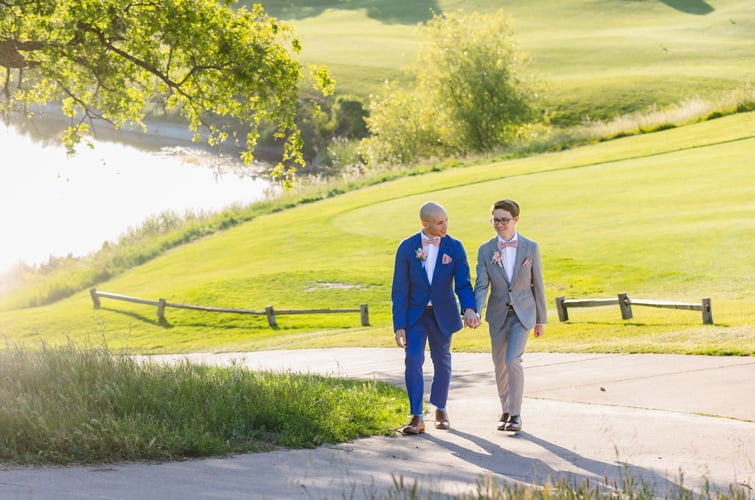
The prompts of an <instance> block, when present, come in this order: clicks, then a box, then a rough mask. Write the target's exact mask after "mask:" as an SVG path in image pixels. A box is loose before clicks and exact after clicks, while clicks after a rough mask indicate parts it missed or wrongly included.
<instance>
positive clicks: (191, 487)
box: [0, 348, 755, 500]
mask: <svg viewBox="0 0 755 500" xmlns="http://www.w3.org/2000/svg"><path fill="white" fill-rule="evenodd" d="M185 357H187V358H189V359H190V360H192V361H193V362H201V363H207V364H218V365H227V364H228V363H230V362H231V361H232V360H236V361H237V362H243V363H244V364H245V365H246V366H248V367H250V368H255V369H272V370H283V371H288V370H292V371H298V372H302V373H320V374H329V375H334V376H345V377H358V378H373V377H374V378H377V379H380V380H385V381H388V382H391V383H395V384H398V385H401V384H402V383H403V382H402V370H403V353H402V352H401V351H400V350H399V349H397V348H396V349H364V348H354V349H323V350H317V349H315V350H305V351H266V352H253V353H232V354H193V355H189V356H155V357H153V358H154V359H155V360H156V361H159V362H167V361H173V360H175V359H179V358H181V359H182V358H185ZM453 362H454V377H453V381H452V388H451V398H450V400H449V404H448V411H449V415H450V417H451V425H452V429H451V430H449V431H436V430H435V429H433V428H432V422H431V421H429V422H428V423H429V424H430V425H429V426H428V431H427V433H426V434H423V435H420V436H400V435H397V436H396V437H375V438H368V439H360V440H357V441H354V442H351V443H345V444H340V445H335V446H323V447H320V448H318V449H315V450H291V451H274V452H270V453H258V454H244V455H238V456H232V457H224V458H208V459H200V460H189V461H185V462H174V463H165V464H144V463H126V464H112V465H106V466H77V467H60V468H56V467H47V468H14V469H6V470H0V499H1V500H5V499H35V500H46V499H56V500H57V499H63V500H65V499H79V498H82V499H113V498H118V499H140V500H144V499H161V500H162V499H190V498H197V499H203V498H207V499H209V498H223V499H236V498H238V499H241V498H244V499H249V498H318V499H322V498H368V497H376V498H385V495H386V494H387V493H388V492H389V491H391V488H395V482H400V481H403V484H404V485H406V487H411V486H412V485H413V484H415V482H416V484H417V485H418V486H419V487H420V490H419V491H420V492H423V491H425V490H426V489H427V488H432V489H433V490H434V491H441V492H443V493H445V494H449V495H452V494H460V493H466V492H471V491H474V490H475V488H476V482H477V481H484V480H485V479H487V478H490V479H492V480H494V481H496V482H498V483H499V484H500V483H502V482H504V481H505V482H507V483H509V484H517V483H527V484H531V483H537V484H542V483H543V482H544V481H545V480H546V479H547V478H551V479H556V478H566V479H567V480H569V481H573V482H577V483H581V482H583V481H591V482H592V483H593V484H603V483H604V482H606V481H607V482H608V483H610V484H618V485H621V481H622V479H623V478H630V477H631V478H632V479H633V480H634V482H635V484H639V483H640V482H645V483H646V484H648V485H650V486H651V487H653V488H654V489H655V490H656V491H657V492H661V493H662V492H671V494H672V495H673V492H674V491H678V488H680V487H682V486H683V487H686V488H691V489H693V490H695V491H696V492H699V491H701V489H702V488H704V487H705V485H706V483H707V484H708V485H709V487H710V488H711V489H713V490H727V489H728V488H729V486H730V485H734V486H735V487H739V488H744V489H746V490H747V491H749V492H750V495H753V494H755V491H753V488H755V357H712V356H711V357H709V356H677V355H642V354H636V355H606V354H547V353H528V354H527V355H526V359H525V363H526V368H525V373H526V377H527V381H526V394H525V401H524V408H523V421H524V431H523V432H521V433H519V434H516V435H512V434H509V433H504V432H499V431H496V430H495V423H496V419H497V416H498V413H499V408H498V404H497V401H496V399H497V397H496V391H495V383H494V381H493V377H492V362H491V360H490V356H489V354H468V353H457V354H454V358H453ZM427 363H428V364H427V366H426V374H428V375H429V371H430V361H429V359H428V362H427ZM392 491H393V492H395V489H394V490H392ZM393 496H394V498H395V497H397V496H398V495H396V494H395V493H394V495H393ZM420 496H421V495H420Z"/></svg>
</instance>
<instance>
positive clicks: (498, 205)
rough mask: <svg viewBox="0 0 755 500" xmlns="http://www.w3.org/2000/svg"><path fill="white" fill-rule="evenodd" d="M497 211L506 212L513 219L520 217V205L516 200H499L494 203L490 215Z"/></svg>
mask: <svg viewBox="0 0 755 500" xmlns="http://www.w3.org/2000/svg"><path fill="white" fill-rule="evenodd" d="M496 210H505V211H507V212H508V213H510V214H511V215H512V216H513V217H519V204H518V203H517V202H515V201H514V200H498V201H496V202H495V203H493V206H492V207H491V208H490V213H491V214H492V213H493V212H495V211H496Z"/></svg>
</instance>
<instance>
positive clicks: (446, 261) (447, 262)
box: [442, 253, 451, 264]
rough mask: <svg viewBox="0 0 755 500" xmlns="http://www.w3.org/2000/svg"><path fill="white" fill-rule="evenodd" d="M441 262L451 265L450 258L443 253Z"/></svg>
mask: <svg viewBox="0 0 755 500" xmlns="http://www.w3.org/2000/svg"><path fill="white" fill-rule="evenodd" d="M442 262H443V263H444V264H450V263H451V256H450V255H448V254H447V253H444V254H443V260H442Z"/></svg>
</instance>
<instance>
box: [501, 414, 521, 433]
mask: <svg viewBox="0 0 755 500" xmlns="http://www.w3.org/2000/svg"><path fill="white" fill-rule="evenodd" d="M505 430H507V431H510V432H519V431H521V430H522V417H520V416H519V415H512V416H511V418H510V419H509V421H508V422H506V429H505Z"/></svg>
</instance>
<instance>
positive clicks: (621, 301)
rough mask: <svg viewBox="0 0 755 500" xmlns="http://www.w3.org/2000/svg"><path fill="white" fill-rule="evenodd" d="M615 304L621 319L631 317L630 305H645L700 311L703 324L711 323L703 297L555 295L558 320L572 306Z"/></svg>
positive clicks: (567, 318)
mask: <svg viewBox="0 0 755 500" xmlns="http://www.w3.org/2000/svg"><path fill="white" fill-rule="evenodd" d="M616 304H618V306H619V309H620V310H621V319H632V317H633V316H632V306H647V307H662V308H668V309H689V310H691V311H702V314H703V324H704V325H712V324H713V311H712V310H711V304H710V299H703V300H702V301H701V302H700V303H699V304H689V303H685V302H670V301H665V300H644V299H632V298H629V296H627V294H626V293H620V294H618V296H617V297H616V298H610V299H564V297H556V309H557V310H558V319H559V321H568V320H569V309H570V308H572V307H601V306H611V305H616Z"/></svg>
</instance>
